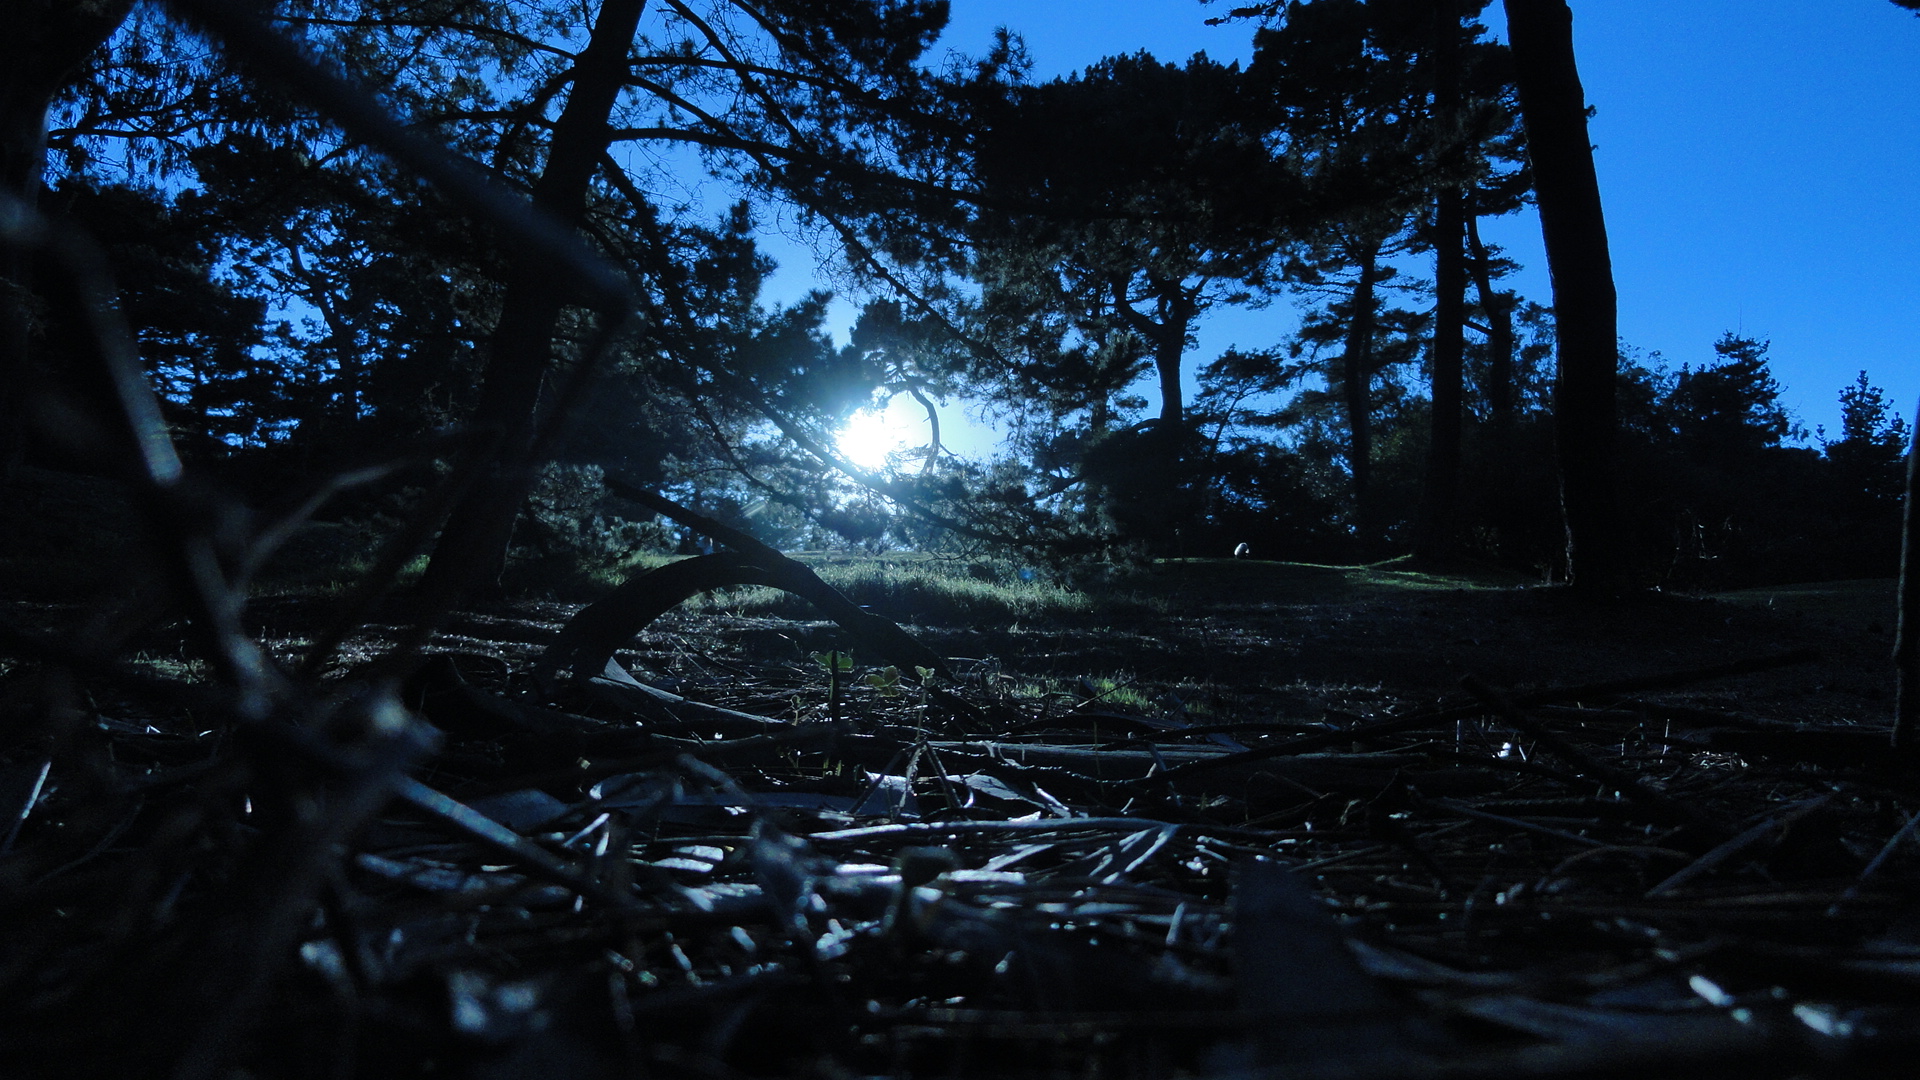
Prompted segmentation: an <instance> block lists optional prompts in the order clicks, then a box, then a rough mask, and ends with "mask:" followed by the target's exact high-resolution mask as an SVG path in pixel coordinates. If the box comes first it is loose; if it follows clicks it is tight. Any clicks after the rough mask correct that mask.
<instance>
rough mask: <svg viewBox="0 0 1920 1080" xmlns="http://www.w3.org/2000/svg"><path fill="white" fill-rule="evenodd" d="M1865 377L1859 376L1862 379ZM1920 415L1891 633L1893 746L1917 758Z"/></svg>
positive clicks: (1911, 447)
mask: <svg viewBox="0 0 1920 1080" xmlns="http://www.w3.org/2000/svg"><path fill="white" fill-rule="evenodd" d="M1864 378H1865V376H1862V379H1863V380H1864ZM1916 496H1920V417H1915V418H1914V424H1913V441H1912V442H1911V443H1909V444H1908V445H1907V497H1906V500H1905V502H1904V503H1903V504H1902V506H1901V512H1900V594H1899V606H1898V607H1897V608H1896V609H1895V612H1894V618H1895V622H1894V632H1893V674H1894V684H1893V685H1894V692H1893V748H1894V751H1895V752H1896V753H1897V754H1899V755H1900V757H1901V758H1903V759H1905V760H1907V761H1912V760H1914V759H1915V758H1916V757H1920V753H1916V751H1915V744H1916V742H1920V738H1917V737H1916V736H1920V731H1916V730H1915V728H1916V727H1920V510H1917V509H1916V508H1915V507H1914V500H1915V497H1916Z"/></svg>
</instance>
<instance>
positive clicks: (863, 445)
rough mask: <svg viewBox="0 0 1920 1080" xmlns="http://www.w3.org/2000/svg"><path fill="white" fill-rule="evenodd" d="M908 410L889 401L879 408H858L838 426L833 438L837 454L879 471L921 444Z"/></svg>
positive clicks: (921, 424) (918, 425)
mask: <svg viewBox="0 0 1920 1080" xmlns="http://www.w3.org/2000/svg"><path fill="white" fill-rule="evenodd" d="M924 424H925V421H924V420H922V421H920V423H915V422H914V418H913V414H912V410H911V409H909V408H907V407H905V406H903V405H901V404H899V403H898V402H897V401H895V402H889V403H888V404H887V405H884V406H881V407H879V408H870V409H861V410H860V411H859V412H857V413H854V414H853V416H851V417H850V418H848V420H847V422H846V423H845V424H844V425H842V426H841V428H840V434H839V435H838V436H837V437H836V438H835V439H834V443H835V445H836V446H838V447H839V450H840V453H841V454H842V455H844V456H845V457H846V459H847V460H848V461H851V462H853V463H854V464H855V465H858V466H860V467H861V468H863V469H872V470H880V469H884V468H886V467H888V466H889V465H892V464H894V463H895V460H896V459H897V458H898V457H899V456H900V455H902V454H904V453H906V452H908V451H910V450H913V449H915V448H917V447H919V446H924V445H925V442H924V436H923V435H922V434H921V432H920V430H919V429H920V428H921V427H922V426H923V425H924Z"/></svg>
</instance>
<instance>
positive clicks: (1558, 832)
mask: <svg viewBox="0 0 1920 1080" xmlns="http://www.w3.org/2000/svg"><path fill="white" fill-rule="evenodd" d="M1414 805H1416V806H1421V807H1425V808H1428V809H1432V810H1439V811H1441V812H1443V813H1448V814H1454V815H1457V816H1459V817H1463V818H1471V819H1473V820H1475V821H1485V822H1489V823H1491V824H1494V825H1504V826H1506V827H1507V828H1510V829H1519V830H1521V831H1522V832H1530V833H1538V834H1539V835H1541V836H1551V837H1553V838H1554V839H1555V840H1565V841H1566V842H1567V843H1569V844H1575V845H1581V846H1585V847H1592V848H1603V847H1612V846H1613V845H1611V844H1609V843H1607V842H1606V841H1604V840H1595V839H1594V838H1593V837H1591V836H1581V835H1579V834H1578V833H1570V832H1567V831H1565V830H1563V829H1555V828H1550V827H1548V826H1546V825H1537V824H1535V823H1533V822H1531V821H1526V820H1523V819H1521V818H1516V817H1508V816H1506V815H1505V814H1494V813H1490V812H1488V811H1486V810H1480V809H1477V808H1475V807H1471V806H1468V805H1466V804H1464V803H1458V802H1455V801H1453V800H1452V799H1416V800H1415V803H1414Z"/></svg>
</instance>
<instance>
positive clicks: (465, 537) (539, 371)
mask: <svg viewBox="0 0 1920 1080" xmlns="http://www.w3.org/2000/svg"><path fill="white" fill-rule="evenodd" d="M645 8H646V0H606V2H605V3H603V4H602V5H601V7H600V17H599V19H598V21H596V22H595V24H594V28H593V37H592V38H591V40H589V41H588V43H587V47H586V49H585V50H584V51H582V52H581V54H580V56H579V58H578V60H577V62H576V63H575V65H574V80H573V89H572V92H571V93H570V94H568V96H567V104H566V107H565V108H564V109H563V110H562V111H561V113H560V118H559V120H558V121H557V122H556V123H555V124H554V129H553V141H552V144H551V147H550V148H549V150H548V153H547V163H546V168H545V169H543V170H542V171H541V174H540V179H539V180H538V181H537V182H535V184H534V186H533V202H534V205H536V206H538V207H539V208H541V209H542V210H545V211H546V212H547V213H549V214H551V215H553V216H554V217H555V218H558V219H559V220H560V221H563V222H565V223H567V224H569V225H575V226H577V225H579V224H580V223H581V221H582V220H583V219H584V218H585V216H586V207H587V193H588V189H589V185H590V183H591V181H592V179H593V173H594V170H595V169H596V168H598V166H599V162H600V158H601V155H602V154H604V153H605V152H606V149H607V146H608V144H609V142H610V141H611V130H610V128H609V127H608V118H609V117H610V116H611V115H612V113H613V106H614V103H615V101H616V100H617V99H618V97H619V93H620V89H621V87H622V86H623V85H624V84H625V83H626V81H627V79H628V78H629V71H628V65H627V56H628V52H629V50H630V49H631V48H632V45H633V38H634V34H635V32H636V31H637V30H638V28H639V24H640V14H641V12H642V11H643V10H644V9H645ZM570 299H571V296H570V294H569V293H568V291H567V289H566V285H565V282H564V279H562V278H561V277H560V276H559V275H556V274H554V273H553V272H552V268H551V267H548V266H546V265H543V264H541V263H540V262H539V261H538V260H536V259H533V258H529V257H526V256H521V257H516V258H515V260H514V262H513V264H512V265H511V266H510V267H509V268H508V271H507V281H506V295H505V297H504V299H503V300H502V301H501V307H500V323H499V325H498V326H496V327H495V328H494V331H493V337H492V340H491V342H490V343H489V355H488V357H487V371H486V376H485V382H484V383H483V384H482V385H481V389H480V404H479V406H478V408H477V409H476V410H475V412H474V417H473V426H474V427H475V428H476V429H478V430H480V431H482V432H485V433H486V434H487V435H488V438H487V440H486V441H485V442H484V443H483V445H482V446H481V447H480V448H479V449H478V450H477V451H476V452H477V453H481V454H484V455H485V458H486V460H487V462H488V464H489V468H488V470H487V471H486V472H485V473H483V474H482V475H481V476H480V477H479V479H478V480H477V481H476V482H475V484H474V486H473V488H472V489H471V490H470V491H468V492H467V494H466V496H465V497H464V498H462V500H461V501H460V503H459V504H458V505H456V506H455V507H454V510H453V513H452V515H451V516H450V517H449V518H448V520H447V525H446V528H445V529H443V530H442V531H441V534H440V542H439V543H438V545H436V546H435V548H434V551H433V559H432V561H431V562H430V563H429V564H428V566H427V572H426V575H425V577H424V578H423V579H422V581H421V591H422V593H423V595H424V596H426V597H428V598H429V601H430V602H447V601H450V600H451V599H452V598H453V597H455V596H457V595H458V594H459V593H460V592H461V591H463V590H465V589H467V588H470V587H472V586H474V585H476V584H480V583H481V582H483V581H497V580H498V578H499V576H500V571H501V569H502V568H503V567H504V566H505V563H506V557H507V546H508V544H509V543H510V542H511V541H512V539H513V523H514V519H515V518H516V517H517V516H518V515H519V512H520V506H521V504H522V503H523V502H525V501H526V497H527V491H528V489H529V488H531V487H532V485H533V480H534V476H535V470H536V469H537V467H538V464H539V463H538V462H534V461H531V460H529V454H530V451H531V449H532V445H533V437H534V428H535V420H536V418H537V417H538V416H539V412H540V394H541V387H542V385H543V384H544V382H545V380H546V376H547V372H548V369H549V368H550V367H551V366H552V362H553V344H554V332H555V330H556V328H557V327H558V325H559V321H560V313H561V311H562V310H563V309H564V308H565V307H566V306H567V305H568V302H569V300H570Z"/></svg>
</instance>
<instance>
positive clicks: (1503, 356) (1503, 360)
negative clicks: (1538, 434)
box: [1466, 210, 1514, 463]
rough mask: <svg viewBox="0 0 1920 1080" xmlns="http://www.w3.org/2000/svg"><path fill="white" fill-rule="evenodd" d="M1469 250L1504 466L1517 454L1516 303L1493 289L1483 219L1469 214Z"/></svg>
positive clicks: (1497, 452) (1496, 443)
mask: <svg viewBox="0 0 1920 1080" xmlns="http://www.w3.org/2000/svg"><path fill="white" fill-rule="evenodd" d="M1466 217H1467V222H1466V224H1467V247H1468V248H1469V249H1470V250H1471V251H1472V253H1473V258H1472V260H1471V261H1470V262H1469V263H1468V264H1467V265H1468V267H1469V268H1470V269H1471V270H1472V273H1473V283H1474V287H1475V289H1476V290H1477V291H1478V292H1479V294H1480V310H1481V311H1483V312H1485V313H1486V316H1487V412H1488V414H1489V416H1488V418H1489V420H1490V421H1491V422H1492V425H1493V449H1494V456H1495V458H1496V459H1498V460H1499V461H1501V462H1502V463H1504V462H1505V461H1506V458H1507V455H1508V454H1510V453H1511V452H1512V450H1513V411H1514V401H1513V398H1514V392H1513V354H1514V341H1513V301H1512V298H1511V297H1509V296H1507V295H1506V294H1504V293H1499V292H1495V291H1494V288H1493V258H1492V256H1491V255H1489V254H1488V252H1487V245H1486V243H1485V242H1484V241H1482V240H1481V239H1480V216H1479V214H1478V213H1477V212H1475V211H1471V210H1470V211H1469V212H1468V213H1467V215H1466Z"/></svg>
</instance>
